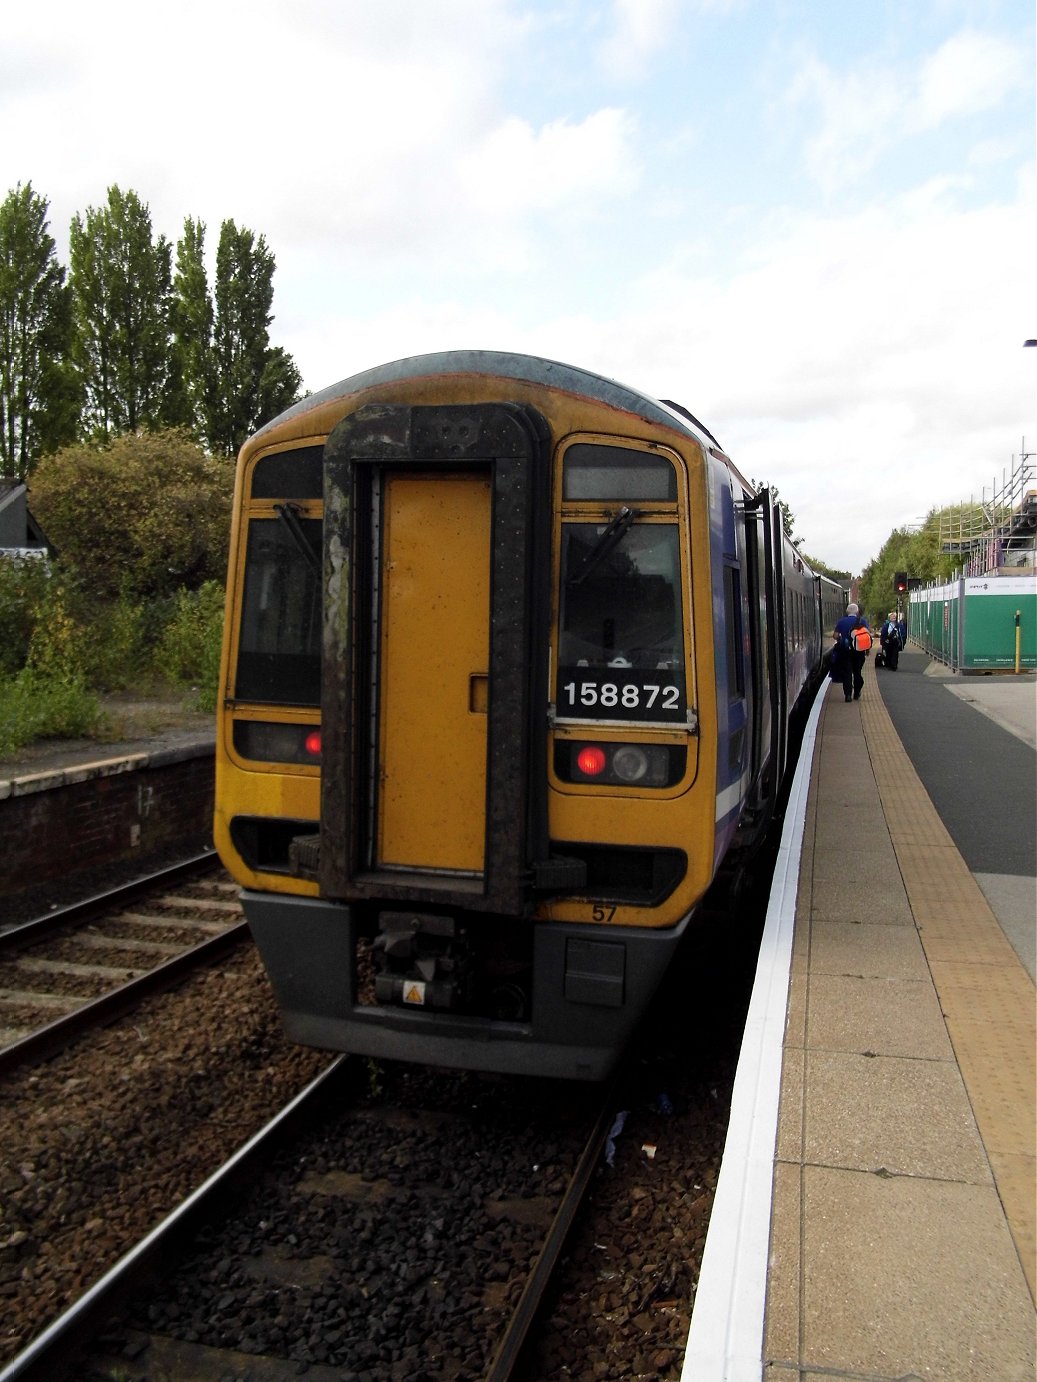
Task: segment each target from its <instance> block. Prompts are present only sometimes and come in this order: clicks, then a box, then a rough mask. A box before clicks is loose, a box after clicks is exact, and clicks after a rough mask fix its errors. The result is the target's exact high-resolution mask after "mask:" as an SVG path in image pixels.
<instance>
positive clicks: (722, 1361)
mask: <svg viewBox="0 0 1037 1382" xmlns="http://www.w3.org/2000/svg"><path fill="white" fill-rule="evenodd" d="M827 688H828V682H827V680H826V681H825V682H824V683H823V684H822V686H821V688H820V690H819V691H818V693H817V697H816V699H815V701H814V704H813V707H812V708H811V711H810V717H809V719H808V720H807V726H806V730H805V732H804V735H803V744H802V747H801V749H800V754H799V763H798V765H797V767H796V773H795V777H794V778H793V782H792V790H791V792H790V794H789V802H788V808H787V810H786V814H785V824H784V826H783V828H782V833H781V843H780V845H779V849H778V858H777V861H776V863H775V866H774V883H773V885H772V888H771V896H770V902H769V905H768V907H767V917H766V920H765V921H764V928H763V938H762V940H761V942H760V959H759V964H758V965H757V969H756V979H755V982H754V984H753V991H752V997H751V998H750V1000H749V1011H748V1015H747V1017H746V1024H745V1035H744V1036H743V1038H742V1047H741V1052H740V1054H739V1057H738V1068H737V1070H736V1072H735V1080H734V1088H733V1090H732V1095H731V1120H730V1123H729V1124H728V1130H727V1139H726V1141H725V1143H724V1157H723V1162H722V1163H721V1167H720V1177H719V1179H718V1181H717V1192H716V1197H715V1199H714V1202H713V1211H712V1213H711V1215H710V1219H709V1230H708V1232H707V1234H706V1245H705V1249H704V1251H703V1254H702V1270H701V1272H700V1274H699V1283H698V1291H697V1293H696V1296H695V1307H694V1310H693V1311H692V1316H691V1328H690V1330H689V1333H688V1344H687V1348H686V1350H685V1354H684V1367H683V1369H682V1372H681V1382H760V1377H761V1372H762V1368H763V1322H764V1310H765V1308H766V1303H767V1262H768V1256H769V1251H770V1231H771V1198H772V1188H773V1179H774V1147H775V1143H776V1140H777V1132H778V1102H779V1097H780V1094H781V1062H782V1048H783V1045H784V1038H785V1016H786V1012H787V1009H788V988H789V974H790V972H791V966H792V936H793V930H794V927H795V920H796V899H797V893H798V890H799V861H800V856H801V854H802V850H803V829H804V825H805V821H806V808H807V798H808V796H809V788H810V772H811V767H812V764H813V759H814V743H815V740H816V738H817V724H818V720H819V719H820V716H821V707H822V705H823V704H824V698H825V692H826V691H827Z"/></svg>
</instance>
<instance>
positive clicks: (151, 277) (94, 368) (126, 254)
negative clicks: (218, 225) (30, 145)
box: [69, 186, 171, 436]
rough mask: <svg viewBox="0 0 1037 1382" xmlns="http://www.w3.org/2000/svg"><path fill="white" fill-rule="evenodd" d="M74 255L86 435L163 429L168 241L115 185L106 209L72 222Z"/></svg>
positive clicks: (141, 206) (132, 195) (167, 365)
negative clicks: (161, 425)
mask: <svg viewBox="0 0 1037 1382" xmlns="http://www.w3.org/2000/svg"><path fill="white" fill-rule="evenodd" d="M69 249H70V254H71V265H72V272H71V280H70V281H71V286H72V296H73V302H74V309H75V323H76V345H77V357H78V364H79V368H80V371H81V374H82V378H83V384H84V388H85V408H84V415H83V421H84V424H85V427H86V430H87V431H88V432H92V433H94V434H100V435H102V436H112V435H117V434H119V433H121V432H136V431H138V430H140V429H142V428H151V427H155V426H158V425H159V424H160V423H161V422H162V421H164V418H165V414H164V404H165V391H166V386H167V383H168V376H169V368H170V359H169V309H170V291H171V283H170V280H171V266H170V259H171V254H170V245H169V241H168V240H167V239H166V238H165V236H162V235H160V236H159V237H158V239H157V240H155V239H154V238H153V236H152V229H151V213H150V211H149V210H148V207H147V206H146V205H144V204H143V203H142V202H141V200H140V198H139V197H138V196H137V194H136V192H132V191H130V192H125V193H124V192H122V191H121V190H120V189H119V188H118V187H116V186H112V187H110V188H109V189H108V202H107V205H106V206H105V207H104V208H102V209H100V210H98V209H95V208H93V207H90V208H88V210H87V213H86V219H85V222H84V221H83V220H82V219H81V218H80V217H79V216H78V215H76V216H74V217H73V218H72V225H71V230H70V233H69Z"/></svg>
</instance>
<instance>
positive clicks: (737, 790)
mask: <svg viewBox="0 0 1037 1382" xmlns="http://www.w3.org/2000/svg"><path fill="white" fill-rule="evenodd" d="M748 788H749V774H748V772H744V773H743V774H742V776H741V777H740V778H739V779H738V781H737V782H732V783H731V785H730V787H725V788H724V789H723V791H720V792H717V811H716V816H715V818H714V819H715V820H716V822H717V824H719V823H720V822H721V821H722V820H723V819H724V817H725V816H729V815H730V814H731V812H732V811H737V810H738V809H739V807H740V806H741V804H742V802H743V801H744V800H745V794H746V792H747V790H748Z"/></svg>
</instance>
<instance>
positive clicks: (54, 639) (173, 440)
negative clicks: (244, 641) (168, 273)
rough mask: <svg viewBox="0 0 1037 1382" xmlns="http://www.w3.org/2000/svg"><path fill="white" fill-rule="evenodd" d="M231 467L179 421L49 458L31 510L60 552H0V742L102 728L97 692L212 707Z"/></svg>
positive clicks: (0, 749)
mask: <svg viewBox="0 0 1037 1382" xmlns="http://www.w3.org/2000/svg"><path fill="white" fill-rule="evenodd" d="M233 488H234V467H233V463H232V462H230V461H223V460H219V459H214V458H213V457H210V456H207V455H206V454H205V452H204V451H202V450H201V449H200V448H199V447H198V446H197V445H196V444H195V443H194V442H193V441H191V439H190V438H189V437H187V436H186V435H185V434H184V433H182V432H177V431H165V432H148V433H143V434H141V435H139V436H138V435H127V436H122V437H118V438H116V439H115V440H113V441H110V442H107V443H105V444H103V445H100V446H95V445H89V444H86V443H83V444H81V445H76V446H68V447H65V448H64V449H63V450H61V451H58V452H55V453H54V454H53V455H51V456H46V457H44V458H43V459H42V460H41V461H40V463H39V465H38V466H37V468H36V470H35V471H34V473H33V477H32V483H31V490H30V503H31V506H32V511H33V516H34V517H35V518H36V519H37V520H38V521H39V522H40V524H41V526H42V527H43V529H44V531H45V532H46V534H47V537H48V538H49V540H50V541H51V543H52V544H53V545H54V547H55V548H56V549H57V553H58V555H57V558H56V559H54V560H52V561H49V562H47V561H41V560H38V559H34V558H27V559H14V560H12V559H10V558H7V557H3V558H0V753H8V754H9V753H11V752H13V751H14V750H16V749H17V748H19V747H21V746H22V745H24V744H27V743H30V742H31V741H32V740H33V739H41V738H79V737H82V736H83V735H91V734H96V733H98V732H100V731H101V730H102V729H103V723H102V716H101V711H100V705H99V699H98V697H99V696H100V695H103V694H105V693H110V692H120V691H136V692H140V693H142V694H143V695H145V696H148V695H161V694H163V693H164V692H168V691H173V692H180V693H184V692H186V691H190V694H191V696H192V698H193V702H194V704H195V705H197V706H198V708H200V709H215V705H216V691H217V682H218V680H219V667H220V645H221V641H222V634H223V587H222V585H221V582H222V580H223V576H224V572H225V570H226V560H227V541H228V534H229V530H230V504H231V496H232V493H233Z"/></svg>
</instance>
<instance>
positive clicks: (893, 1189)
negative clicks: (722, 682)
mask: <svg viewBox="0 0 1037 1382" xmlns="http://www.w3.org/2000/svg"><path fill="white" fill-rule="evenodd" d="M865 676H866V682H865V689H864V694H863V696H862V698H861V700H860V701H859V702H853V703H851V704H846V703H845V702H844V699H843V696H842V692H841V688H840V687H838V686H834V687H832V688H830V690H829V692H828V695H827V698H826V701H825V705H824V708H823V710H822V719H821V723H820V729H819V733H818V737H817V742H816V746H815V751H814V759H813V768H812V779H811V788H810V794H809V799H808V804H807V813H806V822H805V832H804V837H803V842H802V853H801V857H800V870H799V889H798V897H797V902H796V915H795V927H794V934H793V943H792V971H791V979H790V983H789V1002H788V1014H787V1022H786V1030H785V1040H784V1051H783V1059H782V1080H781V1096H780V1104H779V1114H778V1128H777V1137H776V1144H775V1158H774V1180H773V1201H772V1218H771V1240H770V1253H769V1259H768V1269H767V1286H766V1316H765V1324H764V1333H763V1367H762V1373H763V1376H764V1377H766V1378H772V1379H774V1382H786V1379H787V1380H788V1382H791V1379H793V1378H796V1379H804V1382H820V1379H822V1378H832V1377H838V1378H843V1379H846V1378H852V1379H867V1382H893V1380H894V1379H896V1380H897V1382H908V1380H909V1379H926V1382H971V1380H972V1379H976V1382H1016V1379H1019V1382H1033V1378H1034V1375H1035V1347H1034V1340H1035V1322H1037V1317H1035V1311H1034V1292H1035V1287H1037V1268H1035V1255H1037V1233H1035V1185H1037V1180H1035V1119H1037V1112H1035V1087H1037V1070H1035V1056H1034V1053H1035V1035H1037V1033H1035V997H1034V980H1033V963H1034V962H1033V953H1034V933H1035V930H1037V917H1035V910H1037V901H1035V899H1037V863H1035V859H1037V754H1035V750H1034V742H1035V739H1034V731H1035V725H1037V685H1035V680H1034V678H1033V676H1032V675H1029V676H1024V677H1021V678H1018V679H1015V680H1014V682H1012V681H1009V680H1008V679H1007V678H1005V677H999V678H997V679H996V680H995V679H986V678H984V679H980V680H974V679H967V680H964V679H962V678H955V677H952V676H951V675H950V674H949V673H947V672H946V671H945V670H943V669H941V668H940V667H939V666H936V665H934V664H930V663H929V661H928V659H927V658H925V657H924V656H923V655H922V654H920V653H914V652H911V651H908V652H906V653H905V654H904V655H903V656H902V658H901V662H900V667H899V668H898V670H897V671H896V672H895V673H893V672H888V671H877V670H876V669H875V668H874V666H873V665H872V664H869V666H868V668H867V670H866V673H865ZM710 1382H713V1379H710Z"/></svg>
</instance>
